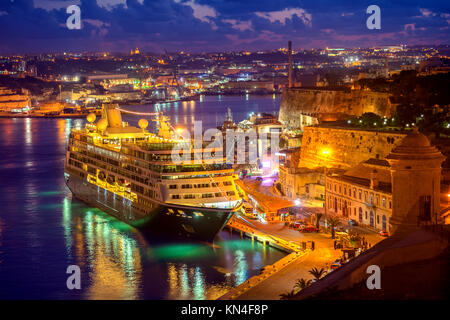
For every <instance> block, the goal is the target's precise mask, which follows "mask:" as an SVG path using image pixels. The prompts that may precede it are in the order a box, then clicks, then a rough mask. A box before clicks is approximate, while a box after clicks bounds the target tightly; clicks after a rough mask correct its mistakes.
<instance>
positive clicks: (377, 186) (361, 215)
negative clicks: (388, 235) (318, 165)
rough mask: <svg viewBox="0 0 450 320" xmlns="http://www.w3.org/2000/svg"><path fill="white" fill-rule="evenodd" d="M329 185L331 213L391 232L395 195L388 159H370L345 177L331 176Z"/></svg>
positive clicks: (328, 194) (327, 184)
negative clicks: (390, 221) (393, 196)
mask: <svg viewBox="0 0 450 320" xmlns="http://www.w3.org/2000/svg"><path fill="white" fill-rule="evenodd" d="M325 185H326V210H327V214H334V215H338V216H341V217H345V218H347V219H353V220H355V221H357V222H358V223H359V224H361V225H365V226H369V227H372V228H374V229H377V230H386V231H388V232H389V219H390V218H391V215H392V192H391V176H390V171H389V163H388V162H387V161H386V160H380V159H369V160H367V161H364V162H362V163H360V164H358V165H357V166H355V167H353V168H351V169H349V170H347V171H345V172H344V173H343V174H333V175H327V176H326V180H325Z"/></svg>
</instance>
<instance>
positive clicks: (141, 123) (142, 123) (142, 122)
mask: <svg viewBox="0 0 450 320" xmlns="http://www.w3.org/2000/svg"><path fill="white" fill-rule="evenodd" d="M138 125H139V128H141V129H142V130H144V129H145V128H147V126H148V121H147V120H145V119H141V120H139V122H138Z"/></svg>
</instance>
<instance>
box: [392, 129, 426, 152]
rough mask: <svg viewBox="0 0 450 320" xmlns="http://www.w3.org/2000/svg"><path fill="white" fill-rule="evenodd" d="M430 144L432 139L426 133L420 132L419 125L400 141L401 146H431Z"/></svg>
mask: <svg viewBox="0 0 450 320" xmlns="http://www.w3.org/2000/svg"><path fill="white" fill-rule="evenodd" d="M430 145H431V144H430V140H428V138H427V137H426V136H425V135H424V134H422V133H420V132H419V130H418V129H417V127H414V128H413V130H412V131H411V132H410V133H408V135H407V136H406V137H405V138H404V139H403V140H402V141H401V143H400V146H402V147H410V148H414V147H417V148H421V147H429V146H430Z"/></svg>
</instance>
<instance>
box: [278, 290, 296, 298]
mask: <svg viewBox="0 0 450 320" xmlns="http://www.w3.org/2000/svg"><path fill="white" fill-rule="evenodd" d="M296 294H297V293H296V292H295V291H294V290H291V291H290V292H286V293H282V294H280V299H281V300H289V299H292V298H293V297H295V295H296Z"/></svg>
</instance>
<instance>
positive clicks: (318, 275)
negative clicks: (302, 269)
mask: <svg viewBox="0 0 450 320" xmlns="http://www.w3.org/2000/svg"><path fill="white" fill-rule="evenodd" d="M308 272H309V273H310V274H311V275H312V276H313V277H314V278H315V279H316V280H319V279H320V278H322V277H323V276H324V275H325V269H324V268H320V270H319V269H317V268H316V267H314V268H312V269H311V270H309V271H308Z"/></svg>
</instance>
